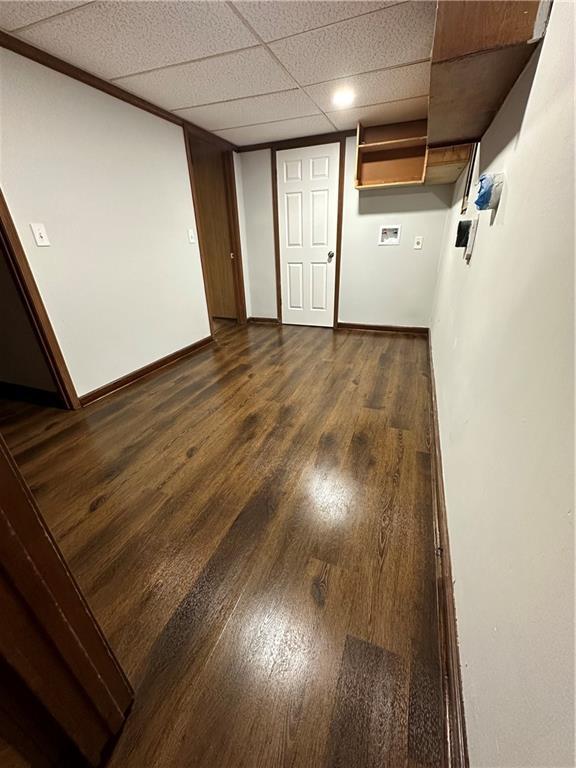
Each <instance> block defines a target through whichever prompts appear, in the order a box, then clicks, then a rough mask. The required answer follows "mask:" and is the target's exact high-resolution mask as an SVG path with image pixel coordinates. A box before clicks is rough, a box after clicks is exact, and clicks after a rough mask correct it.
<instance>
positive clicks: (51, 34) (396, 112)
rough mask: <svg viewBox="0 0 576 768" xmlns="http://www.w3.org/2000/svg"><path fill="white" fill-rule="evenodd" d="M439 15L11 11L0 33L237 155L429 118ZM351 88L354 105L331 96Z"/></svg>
mask: <svg viewBox="0 0 576 768" xmlns="http://www.w3.org/2000/svg"><path fill="white" fill-rule="evenodd" d="M435 14H436V3H435V2H433V1H430V2H428V0H416V2H363V1H362V0H353V1H352V2H346V0H246V1H245V0H242V1H239V2H224V1H223V0H201V1H199V0H179V1H174V0H172V1H170V2H165V1H164V0H149V1H147V2H141V1H140V0H124V1H120V2H118V1H115V0H106V1H105V2H98V1H96V2H78V1H77V0H76V2H75V1H74V0H71V1H70V2H68V1H62V0H16V1H12V0H2V1H1V2H0V28H2V29H3V30H4V31H6V32H9V33H10V34H11V35H14V36H16V37H19V38H21V39H22V40H25V41H26V42H28V43H31V44H32V45H35V46H37V47H38V48H41V49H43V50H45V51H48V52H49V53H51V54H53V55H55V56H58V57H59V58H61V59H64V60H65V61H68V62H70V63H72V64H75V65H76V66H78V67H81V68H82V69H85V70H87V71H89V72H92V73H93V74H96V75H98V76H100V77H101V78H103V79H105V80H108V81H110V82H113V83H115V84H116V85H118V86H120V87H122V88H124V89H125V90H127V91H131V92H132V93H135V94H137V95H138V96H141V97H143V98H145V99H148V100H149V101H151V102H153V103H154V104H157V105H159V106H161V107H164V108H165V109H168V110H170V111H173V112H174V113H175V114H177V115H179V116H181V117H184V118H186V119H187V120H189V121H190V122H193V123H195V124H196V125H199V126H201V127H202V128H206V129H207V130H209V131H212V132H213V133H216V134H218V135H219V136H222V137H223V138H225V139H227V140H228V141H231V142H233V143H234V144H238V145H247V144H257V143H261V142H266V141H277V140H281V139H288V138H295V137H299V136H306V135H313V134H317V133H329V132H331V131H336V130H347V129H350V128H355V127H356V123H357V121H358V120H362V121H363V122H364V123H365V124H367V125H370V124H376V123H379V122H400V121H403V120H417V119H419V118H422V117H426V114H427V109H428V91H429V78H430V54H431V49H432V39H433V34H434V22H435ZM342 87H349V88H351V89H352V90H353V91H354V93H355V100H354V103H353V105H352V106H351V107H350V108H347V109H336V108H335V107H334V106H333V104H332V96H333V94H334V92H335V91H336V90H338V89H339V88H342Z"/></svg>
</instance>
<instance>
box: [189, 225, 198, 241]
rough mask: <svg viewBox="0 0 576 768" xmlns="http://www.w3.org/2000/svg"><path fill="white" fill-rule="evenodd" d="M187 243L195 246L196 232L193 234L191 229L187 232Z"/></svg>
mask: <svg viewBox="0 0 576 768" xmlns="http://www.w3.org/2000/svg"><path fill="white" fill-rule="evenodd" d="M188 242H189V243H190V244H191V245H196V232H194V230H193V229H192V227H190V229H189V230H188Z"/></svg>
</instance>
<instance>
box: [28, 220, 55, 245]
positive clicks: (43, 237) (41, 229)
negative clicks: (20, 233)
mask: <svg viewBox="0 0 576 768" xmlns="http://www.w3.org/2000/svg"><path fill="white" fill-rule="evenodd" d="M30 229H31V230H32V234H33V235H34V240H35V241H36V245H37V246H38V247H40V248H43V247H46V246H49V245H50V240H49V239H48V234H47V232H46V227H45V226H44V224H40V223H38V222H35V223H31V224H30Z"/></svg>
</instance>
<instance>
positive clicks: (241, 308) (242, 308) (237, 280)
mask: <svg viewBox="0 0 576 768" xmlns="http://www.w3.org/2000/svg"><path fill="white" fill-rule="evenodd" d="M222 162H223V163H224V179H225V181H226V199H227V203H228V225H229V228H230V241H231V243H232V249H233V253H234V261H233V264H232V273H233V275H234V295H235V298H236V314H237V315H238V322H239V323H240V325H244V324H245V323H246V291H245V289H244V267H243V264H242V243H241V240H240V223H239V221H238V196H237V190H236V173H235V171H234V156H233V154H232V152H225V153H224V155H223V157H222Z"/></svg>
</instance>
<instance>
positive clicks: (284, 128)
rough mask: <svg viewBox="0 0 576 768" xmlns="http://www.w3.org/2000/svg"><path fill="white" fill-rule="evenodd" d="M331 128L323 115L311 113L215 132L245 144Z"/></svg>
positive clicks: (305, 134) (303, 134)
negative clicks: (294, 117)
mask: <svg viewBox="0 0 576 768" xmlns="http://www.w3.org/2000/svg"><path fill="white" fill-rule="evenodd" d="M333 130H334V127H333V126H332V125H331V124H330V121H329V120H327V119H326V118H325V117H324V115H312V117H298V118H296V119H295V120H279V121H278V122H274V123H264V124H262V125H247V126H244V127H243V128H228V129H227V130H225V131H215V133H216V134H218V136H222V138H224V139H227V140H228V141H231V142H232V143H233V144H237V145H238V146H245V145H247V144H260V143H262V142H265V141H282V140H283V139H296V138H299V137H300V136H314V134H316V133H330V132H331V131H333ZM335 141H336V139H335Z"/></svg>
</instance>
